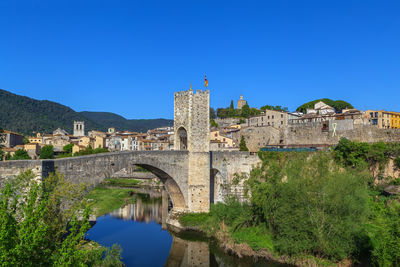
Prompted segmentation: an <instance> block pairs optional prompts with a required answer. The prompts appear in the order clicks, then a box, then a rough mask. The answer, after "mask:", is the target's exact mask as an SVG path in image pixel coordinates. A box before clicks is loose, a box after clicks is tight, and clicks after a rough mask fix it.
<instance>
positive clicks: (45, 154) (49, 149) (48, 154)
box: [40, 145, 54, 159]
mask: <svg viewBox="0 0 400 267" xmlns="http://www.w3.org/2000/svg"><path fill="white" fill-rule="evenodd" d="M53 156H54V147H53V146H52V145H45V146H44V147H42V149H41V150H40V158H41V159H52V158H53Z"/></svg>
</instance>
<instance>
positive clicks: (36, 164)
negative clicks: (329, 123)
mask: <svg viewBox="0 0 400 267" xmlns="http://www.w3.org/2000/svg"><path fill="white" fill-rule="evenodd" d="M202 157H207V158H208V166H207V172H208V174H209V175H206V177H205V178H206V179H207V182H206V183H202V184H199V183H197V182H196V181H190V180H189V177H190V174H189V172H190V170H189V159H190V152H188V151H129V152H113V153H104V154H95V155H88V156H80V157H71V158H62V159H54V160H18V161H2V162H0V184H4V182H5V181H6V180H7V179H12V178H13V177H15V176H16V175H18V174H19V173H21V172H23V171H26V170H32V171H33V172H34V173H35V174H36V175H37V176H38V177H41V178H44V177H46V176H47V175H48V174H49V173H50V172H54V171H56V172H58V173H60V174H62V175H63V176H64V178H65V179H66V180H68V181H70V182H73V183H87V184H90V185H92V186H96V185H98V184H99V183H101V182H102V181H103V180H104V179H105V178H109V177H111V176H112V175H113V174H114V173H116V172H118V171H120V170H122V169H125V170H126V171H127V172H128V173H130V172H132V171H133V170H134V169H135V168H136V166H141V167H143V168H145V169H147V170H149V171H150V172H152V173H153V174H154V175H156V176H157V177H158V178H159V179H160V180H161V181H162V182H163V184H164V186H165V189H166V191H167V192H168V194H169V196H170V198H171V200H172V203H173V207H174V211H194V212H196V211H207V210H208V208H209V203H213V202H223V201H224V197H225V196H226V195H227V194H228V193H235V194H238V195H239V196H241V193H242V191H241V190H242V187H241V185H240V184H239V185H237V186H232V187H231V186H229V185H231V184H232V180H233V179H234V176H235V174H236V173H237V174H241V173H249V172H250V170H251V168H252V167H253V166H254V165H256V164H257V163H258V162H259V159H258V156H257V155H250V153H248V152H239V151H229V152H222V151H215V152H208V153H202ZM196 171H198V170H196V169H194V170H192V172H196ZM202 178H204V177H202ZM203 180H204V179H200V181H203ZM196 187H198V188H197V189H199V190H197V193H198V195H194V194H193V193H194V191H196V190H195V189H196ZM190 194H192V195H190Z"/></svg>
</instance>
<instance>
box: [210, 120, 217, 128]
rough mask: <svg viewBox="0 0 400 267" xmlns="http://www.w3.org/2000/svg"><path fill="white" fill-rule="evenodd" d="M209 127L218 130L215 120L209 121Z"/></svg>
mask: <svg viewBox="0 0 400 267" xmlns="http://www.w3.org/2000/svg"><path fill="white" fill-rule="evenodd" d="M210 125H211V127H216V128H218V123H216V122H215V120H210Z"/></svg>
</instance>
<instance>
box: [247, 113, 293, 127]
mask: <svg viewBox="0 0 400 267" xmlns="http://www.w3.org/2000/svg"><path fill="white" fill-rule="evenodd" d="M287 124H288V114H287V112H283V111H276V110H268V109H267V110H265V113H264V114H261V115H257V116H253V117H250V118H248V119H247V126H248V127H259V126H273V127H276V128H283V127H285V126H287Z"/></svg>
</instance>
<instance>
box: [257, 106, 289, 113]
mask: <svg viewBox="0 0 400 267" xmlns="http://www.w3.org/2000/svg"><path fill="white" fill-rule="evenodd" d="M260 109H261V110H266V109H268V110H275V111H283V112H288V111H289V110H288V108H287V107H282V106H270V105H265V106H262V107H261V108H260Z"/></svg>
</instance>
